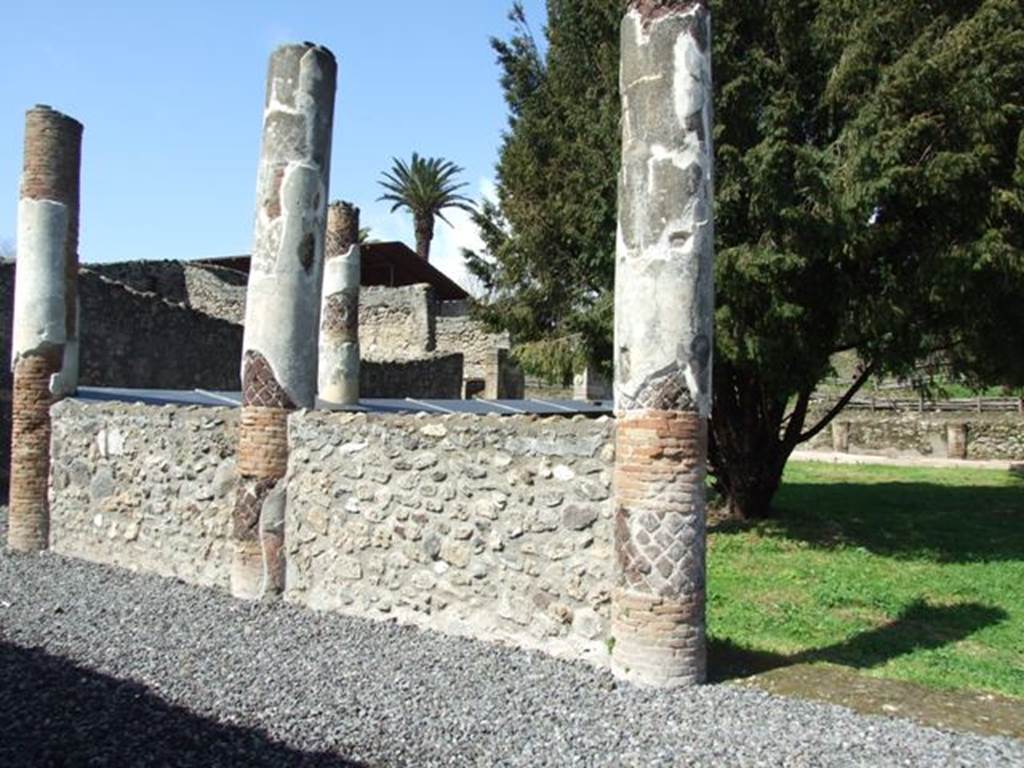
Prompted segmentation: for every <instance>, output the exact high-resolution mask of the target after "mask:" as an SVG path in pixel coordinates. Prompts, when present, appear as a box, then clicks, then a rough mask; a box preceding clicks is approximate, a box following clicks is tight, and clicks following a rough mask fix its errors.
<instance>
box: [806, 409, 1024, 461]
mask: <svg viewBox="0 0 1024 768" xmlns="http://www.w3.org/2000/svg"><path fill="white" fill-rule="evenodd" d="M821 415H822V414H821V413H818V412H813V411H812V412H811V413H810V414H809V415H808V417H807V423H808V424H815V423H817V420H818V419H819V418H820V417H821ZM837 423H838V424H844V423H845V424H849V452H850V453H866V454H880V455H885V456H893V457H900V456H911V457H912V456H925V457H934V458H946V448H947V440H948V429H947V428H948V427H949V426H950V425H956V424H966V425H967V458H968V459H1001V460H1005V461H1024V416H1021V415H1020V414H1018V413H985V412H982V413H970V412H942V413H936V412H932V413H928V412H927V411H925V412H924V413H921V412H915V411H861V410H856V411H854V410H846V411H843V412H842V413H840V414H839V416H837V417H836V419H835V421H833V422H832V428H829V429H824V430H822V431H821V432H819V433H818V434H817V435H816V436H815V437H814V438H813V439H812V440H810V441H809V442H808V443H806V444H804V445H801V446H800V448H802V449H806V450H820V451H831V450H833V443H832V432H833V429H834V428H835V425H836V424H837Z"/></svg>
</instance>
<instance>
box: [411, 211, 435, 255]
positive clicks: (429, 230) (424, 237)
mask: <svg viewBox="0 0 1024 768" xmlns="http://www.w3.org/2000/svg"><path fill="white" fill-rule="evenodd" d="M414 224H415V227H416V255H417V256H419V257H420V258H421V259H423V260H424V261H430V241H431V240H433V239H434V217H433V216H416V217H415V221H414Z"/></svg>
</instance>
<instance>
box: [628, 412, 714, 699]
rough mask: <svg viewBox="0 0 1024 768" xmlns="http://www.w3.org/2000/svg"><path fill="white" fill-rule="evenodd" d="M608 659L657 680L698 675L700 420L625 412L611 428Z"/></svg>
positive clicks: (701, 625) (701, 627)
mask: <svg viewBox="0 0 1024 768" xmlns="http://www.w3.org/2000/svg"><path fill="white" fill-rule="evenodd" d="M615 443H616V448H615V454H616V464H615V558H616V562H617V565H618V568H617V569H616V574H617V579H616V592H615V596H616V600H615V604H616V606H617V610H616V612H615V613H614V615H613V620H612V621H613V626H612V633H613V635H614V637H615V643H616V644H615V650H614V656H615V660H616V664H617V665H618V667H619V668H620V669H621V670H622V671H623V672H624V673H625V675H626V676H627V677H638V678H639V679H642V680H645V681H651V680H657V681H659V682H658V684H659V685H666V686H673V685H681V684H692V683H696V682H700V681H702V680H703V679H704V676H705V673H706V659H705V652H704V634H705V618H704V592H705V584H704V578H705V575H704V574H705V567H704V561H705V554H706V553H705V540H706V530H705V509H704V480H705V460H706V456H707V421H706V420H705V419H703V418H702V417H701V416H699V415H698V414H696V413H694V412H692V411H639V412H637V411H634V412H630V413H629V414H628V416H627V417H625V418H620V420H619V422H618V429H617V430H616V436H615Z"/></svg>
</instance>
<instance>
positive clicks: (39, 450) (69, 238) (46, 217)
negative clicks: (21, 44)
mask: <svg viewBox="0 0 1024 768" xmlns="http://www.w3.org/2000/svg"><path fill="white" fill-rule="evenodd" d="M81 150H82V125H81V123H79V122H78V121H76V120H73V119H72V118H70V117H68V116H67V115H63V114H61V113H60V112H57V111H55V110H53V109H50V108H49V107H46V106H38V107H35V108H33V109H31V110H29V111H28V113H27V114H26V116H25V153H24V167H23V171H22V177H21V197H20V200H19V203H18V261H17V265H16V267H15V286H14V323H13V339H12V344H11V367H12V370H13V372H14V391H13V397H12V400H13V402H12V413H11V480H10V484H11V488H10V512H9V517H8V543H9V545H10V546H11V548H12V549H16V550H21V551H27V552H31V551H37V550H40V549H45V548H46V547H47V545H48V539H49V524H50V515H49V504H48V500H47V490H48V479H49V471H50V405H51V403H52V402H53V401H54V399H55V398H57V397H61V396H63V395H65V394H71V393H73V392H74V389H75V386H76V384H77V379H78V371H77V366H78V355H77V341H78V312H77V310H78V307H77V298H76V290H75V282H76V280H77V276H78V198H79V169H80V166H81Z"/></svg>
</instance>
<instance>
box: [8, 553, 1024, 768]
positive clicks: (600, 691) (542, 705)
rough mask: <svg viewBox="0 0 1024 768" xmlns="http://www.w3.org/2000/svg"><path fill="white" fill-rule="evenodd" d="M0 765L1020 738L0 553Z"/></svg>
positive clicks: (902, 757)
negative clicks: (678, 682)
mask: <svg viewBox="0 0 1024 768" xmlns="http://www.w3.org/2000/svg"><path fill="white" fill-rule="evenodd" d="M0 765H3V766H7V767H8V768H14V766H36V767H38V766H80V765H89V766H97V765H102V766H107V765H109V766H115V765H116V766H136V765H153V766H196V767H198V766H204V767H205V766H218V765H224V766H228V765H230V766H240V765H245V766H290V765H313V766H332V767H340V766H351V765H410V766H432V765H453V766H455V765H457V766H470V765H522V766H542V765H543V766H547V765H551V766H572V765H580V766H600V765H615V766H622V765H637V766H660V765H716V766H721V765H751V766H754V765H757V766H767V765H787V766H823V765H913V766H925V765H943V766H945V765H964V766H968V765H969V766H980V765H992V766H1010V765H1024V742H1020V741H1013V740H1008V739H997V738H988V739H986V738H980V737H975V736H969V735H962V734H953V733H946V732H942V731H937V730H932V729H927V728H922V727H918V726H915V725H913V724H911V723H909V722H904V721H896V720H888V719H883V718H871V717H862V716H857V715H854V714H852V713H851V712H849V711H847V710H844V709H841V708H838V707H833V706H829V705H823V704H815V703H810V702H804V701H798V700H795V699H783V698H776V697H772V696H769V695H768V694H765V693H761V692H759V691H755V690H748V689H744V688H740V687H737V686H730V685H714V686H705V687H701V688H700V689H697V690H690V691H679V692H672V693H664V692H661V693H658V692H644V691H640V690H636V689H632V688H628V687H619V686H617V685H616V684H615V682H614V681H613V679H612V678H611V677H610V676H609V675H608V674H606V673H603V672H599V671H596V670H594V669H591V668H590V667H588V666H585V665H582V664H572V663H567V662H564V661H556V660H554V659H550V658H547V657H544V656H541V655H539V654H534V653H528V652H523V651H518V650H511V649H507V648H500V647H496V646H492V645H487V644H483V643H477V642H472V641H468V640H460V639H455V638H450V637H446V636H443V635H438V634H432V633H424V632H420V631H418V630H415V629H411V628H405V627H399V626H396V625H394V624H387V623H375V622H369V621H361V620H355V619H350V618H344V617H340V616H336V615H330V614H317V613H313V612H311V611H307V610H305V609H302V608H298V607H295V606H290V605H247V604H243V603H240V602H236V601H234V600H232V599H231V598H230V597H228V596H227V595H224V594H221V593H218V592H215V591H211V590H204V589H199V588H196V587H192V586H188V585H185V584H181V583H177V582H174V581H170V580H164V579H159V578H156V577H150V576H139V575H133V574H129V573H127V572H124V571H119V570H115V569H110V568H106V567H101V566H96V565H91V564H87V563H83V562H76V561H72V560H66V559H63V558H60V557H57V556H55V555H52V554H44V555H41V556H16V555H11V554H7V553H2V554H0Z"/></svg>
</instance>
